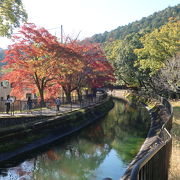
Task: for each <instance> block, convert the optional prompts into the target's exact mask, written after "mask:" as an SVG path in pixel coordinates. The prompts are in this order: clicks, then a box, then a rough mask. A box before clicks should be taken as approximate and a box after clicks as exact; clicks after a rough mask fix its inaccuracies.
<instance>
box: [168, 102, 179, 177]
mask: <svg viewBox="0 0 180 180" xmlns="http://www.w3.org/2000/svg"><path fill="white" fill-rule="evenodd" d="M171 104H172V106H173V115H174V117H173V127H172V130H171V134H172V137H173V146H172V156H171V163H170V171H169V180H179V179H180V101H176V102H171Z"/></svg>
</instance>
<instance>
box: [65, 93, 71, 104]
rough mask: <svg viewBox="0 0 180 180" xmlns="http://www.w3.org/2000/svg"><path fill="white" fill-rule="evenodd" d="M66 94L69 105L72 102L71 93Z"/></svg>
mask: <svg viewBox="0 0 180 180" xmlns="http://www.w3.org/2000/svg"><path fill="white" fill-rule="evenodd" d="M65 94H66V100H67V102H68V103H70V102H71V92H70V91H65Z"/></svg>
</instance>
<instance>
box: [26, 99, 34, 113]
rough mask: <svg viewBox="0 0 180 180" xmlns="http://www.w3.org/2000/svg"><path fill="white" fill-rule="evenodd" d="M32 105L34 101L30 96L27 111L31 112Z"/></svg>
mask: <svg viewBox="0 0 180 180" xmlns="http://www.w3.org/2000/svg"><path fill="white" fill-rule="evenodd" d="M32 103H33V101H32V99H31V97H30V96H29V97H28V100H27V110H28V112H31V109H32Z"/></svg>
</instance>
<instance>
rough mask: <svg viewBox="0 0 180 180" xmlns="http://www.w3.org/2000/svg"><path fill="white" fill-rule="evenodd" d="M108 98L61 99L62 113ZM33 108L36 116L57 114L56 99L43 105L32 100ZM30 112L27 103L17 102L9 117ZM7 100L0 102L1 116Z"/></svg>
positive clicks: (91, 96) (73, 97) (99, 95)
mask: <svg viewBox="0 0 180 180" xmlns="http://www.w3.org/2000/svg"><path fill="white" fill-rule="evenodd" d="M106 97H107V93H106V92H104V93H97V94H96V95H94V94H88V95H82V96H81V98H78V96H71V98H70V101H69V100H67V98H66V97H60V100H61V106H60V112H65V111H72V110H74V109H77V108H84V107H88V106H92V105H94V104H97V103H99V102H102V101H103V100H104V99H105V98H106ZM32 101H33V102H32V108H31V113H34V114H37V115H38V114H39V115H43V114H47V113H49V112H51V113H54V114H56V113H57V108H56V104H55V99H50V100H48V101H45V102H44V103H43V105H42V103H41V102H39V101H38V100H36V99H34V100H32ZM28 112H29V109H28V105H27V101H22V100H15V101H14V102H13V103H11V105H10V110H9V115H15V114H27V113H28ZM6 113H7V112H6V100H1V101H0V114H2V115H3V114H6Z"/></svg>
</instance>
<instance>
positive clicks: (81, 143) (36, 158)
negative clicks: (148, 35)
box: [0, 100, 149, 180]
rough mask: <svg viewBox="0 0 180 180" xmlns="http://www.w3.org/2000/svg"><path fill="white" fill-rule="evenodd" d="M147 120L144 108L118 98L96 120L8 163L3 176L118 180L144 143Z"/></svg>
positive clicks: (9, 179) (0, 170) (1, 178)
mask: <svg viewBox="0 0 180 180" xmlns="http://www.w3.org/2000/svg"><path fill="white" fill-rule="evenodd" d="M148 122H149V116H148V113H147V111H146V110H145V109H144V108H142V107H140V108H138V109H137V108H134V107H132V106H129V105H127V104H125V103H124V102H121V101H118V100H115V106H114V108H113V109H112V110H111V111H110V112H109V113H108V115H107V116H106V117H105V118H103V119H102V120H100V121H98V122H97V123H95V124H93V125H91V126H89V127H86V128H85V129H83V130H81V131H80V132H78V133H75V134H73V135H72V136H71V137H68V138H65V139H63V140H60V141H58V142H56V143H54V144H53V145H50V146H48V147H45V148H44V149H42V150H38V151H37V152H35V153H33V154H29V155H26V157H23V158H22V159H18V161H17V162H12V163H9V164H5V165H4V167H5V166H6V168H2V167H1V168H0V180H31V179H32V180H102V179H103V178H105V177H111V178H112V179H113V180H118V179H119V178H120V177H121V176H122V175H123V173H124V172H125V169H126V168H127V165H128V163H129V162H131V160H132V159H133V157H134V156H135V155H136V153H137V152H138V150H139V148H140V146H141V144H142V143H143V141H144V138H145V136H146V134H147V131H148V126H149V123H148ZM13 164H16V165H13ZM7 167H8V168H7Z"/></svg>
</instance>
